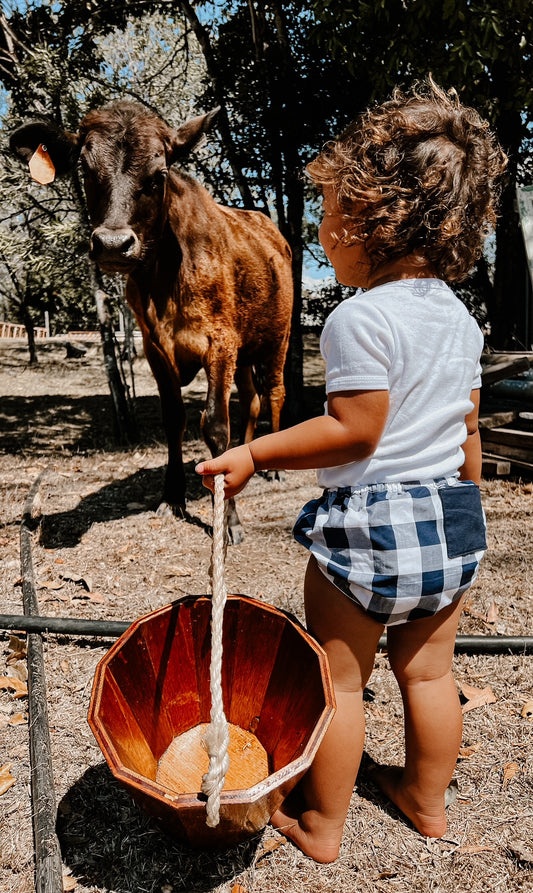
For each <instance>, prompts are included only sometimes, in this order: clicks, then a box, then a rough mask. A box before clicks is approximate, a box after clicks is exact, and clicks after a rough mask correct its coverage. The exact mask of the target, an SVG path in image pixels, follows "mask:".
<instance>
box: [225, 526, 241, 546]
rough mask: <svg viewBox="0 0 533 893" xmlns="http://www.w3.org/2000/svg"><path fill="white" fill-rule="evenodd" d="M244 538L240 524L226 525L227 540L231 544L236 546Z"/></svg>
mask: <svg viewBox="0 0 533 893" xmlns="http://www.w3.org/2000/svg"><path fill="white" fill-rule="evenodd" d="M243 539H244V530H243V529H242V526H241V524H233V526H232V527H228V540H229V542H230V543H231V545H232V546H238V545H239V543H242V541H243Z"/></svg>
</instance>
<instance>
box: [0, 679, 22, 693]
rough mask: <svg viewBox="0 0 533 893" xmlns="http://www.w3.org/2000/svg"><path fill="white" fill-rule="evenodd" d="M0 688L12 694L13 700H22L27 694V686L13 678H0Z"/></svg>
mask: <svg viewBox="0 0 533 893" xmlns="http://www.w3.org/2000/svg"><path fill="white" fill-rule="evenodd" d="M0 688H4V689H7V690H8V691H12V692H14V697H15V698H24V697H26V695H27V694H28V686H27V685H26V683H25V682H23V681H22V679H17V678H16V677H15V676H0Z"/></svg>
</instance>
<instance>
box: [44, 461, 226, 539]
mask: <svg viewBox="0 0 533 893" xmlns="http://www.w3.org/2000/svg"><path fill="white" fill-rule="evenodd" d="M194 465H195V463H194V462H187V463H186V464H185V475H186V478H187V487H188V497H189V499H193V500H194V499H199V498H200V497H201V496H203V495H205V490H204V489H203V487H202V482H201V479H200V478H199V477H198V475H197V474H195V472H194ZM164 473H165V466H164V465H162V466H160V467H159V468H141V469H139V470H138V471H135V472H134V473H133V474H131V475H129V476H128V477H126V478H121V479H120V480H116V481H112V483H110V484H106V485H105V486H104V487H100V489H99V490H97V491H95V492H94V493H91V494H89V495H88V496H85V497H84V498H83V499H81V500H80V502H79V503H78V505H77V506H76V507H75V508H74V509H71V510H69V511H65V512H56V513H54V514H49V515H43V517H42V521H41V533H40V541H41V544H42V545H43V546H44V548H45V549H60V548H73V547H74V546H76V545H77V544H78V543H79V542H80V540H81V538H82V536H83V534H84V533H86V532H87V531H88V530H89V528H90V527H91V526H92V525H93V524H98V523H102V524H105V523H107V522H108V521H117V520H119V519H120V518H127V517H130V516H131V515H138V514H140V513H141V512H145V511H148V510H150V509H151V510H153V511H155V510H156V509H157V507H158V505H159V501H160V495H161V492H162V490H163V478H164ZM52 474H53V472H52ZM45 480H46V479H45ZM184 521H186V522H188V523H190V524H196V525H197V526H200V527H202V528H203V529H205V530H206V531H209V530H210V528H209V527H208V526H207V525H206V524H204V522H203V521H201V520H200V519H199V518H196V517H195V516H194V515H191V514H189V513H187V514H186V515H185V518H184Z"/></svg>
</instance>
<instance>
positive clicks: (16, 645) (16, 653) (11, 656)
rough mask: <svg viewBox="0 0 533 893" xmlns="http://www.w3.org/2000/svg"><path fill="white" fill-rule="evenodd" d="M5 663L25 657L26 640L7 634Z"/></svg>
mask: <svg viewBox="0 0 533 893" xmlns="http://www.w3.org/2000/svg"><path fill="white" fill-rule="evenodd" d="M7 650H8V657H7V663H8V664H10V663H14V662H16V661H18V660H22V659H23V658H24V657H26V653H27V652H26V642H25V641H24V640H23V639H19V637H18V636H15V635H10V636H9V645H8V649H7Z"/></svg>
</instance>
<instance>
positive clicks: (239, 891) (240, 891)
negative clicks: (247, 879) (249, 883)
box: [231, 884, 248, 893]
mask: <svg viewBox="0 0 533 893" xmlns="http://www.w3.org/2000/svg"><path fill="white" fill-rule="evenodd" d="M231 893H248V891H247V890H246V888H245V887H243V885H242V884H234V885H233V887H232V888H231Z"/></svg>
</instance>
